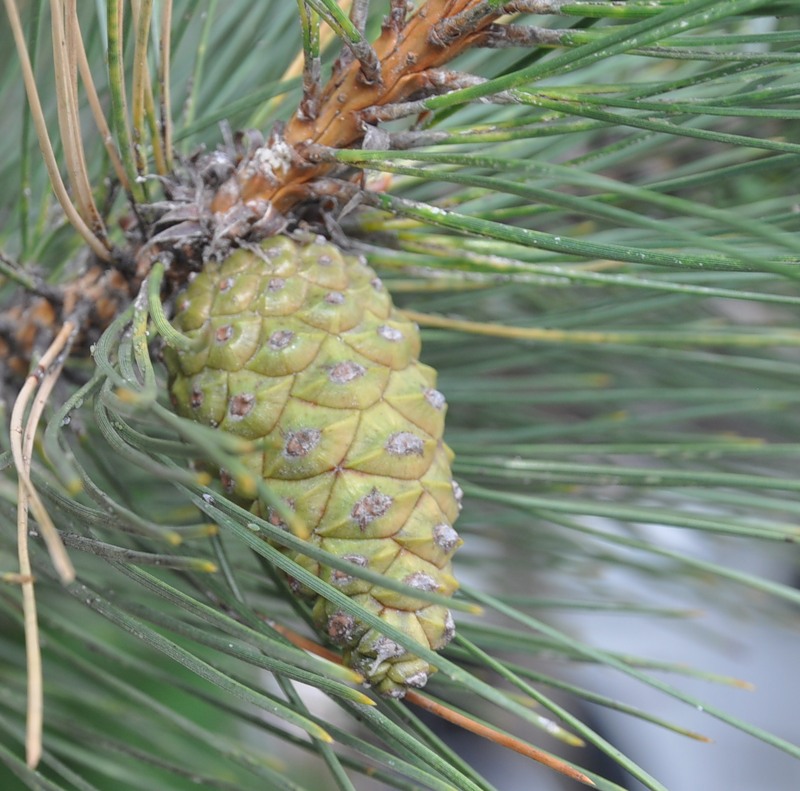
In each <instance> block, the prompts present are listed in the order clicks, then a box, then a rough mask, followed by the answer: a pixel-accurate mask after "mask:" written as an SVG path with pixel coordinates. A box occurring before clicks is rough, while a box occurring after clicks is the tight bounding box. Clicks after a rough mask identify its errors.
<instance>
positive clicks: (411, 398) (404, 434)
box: [164, 236, 461, 697]
mask: <svg viewBox="0 0 800 791" xmlns="http://www.w3.org/2000/svg"><path fill="white" fill-rule="evenodd" d="M174 323H175V326H176V327H177V328H178V329H179V330H180V331H181V332H183V333H184V334H185V335H188V336H189V337H191V338H197V337H202V338H203V339H205V341H206V342H205V343H203V344H202V348H200V349H199V350H198V351H192V352H182V351H178V350H176V349H172V348H167V349H165V353H164V358H165V362H166V365H167V368H168V371H169V378H170V385H169V386H170V394H171V397H172V401H173V403H174V405H175V408H176V410H177V411H178V412H179V413H180V414H181V415H183V416H185V417H187V418H191V419H193V420H196V421H198V422H200V423H203V424H205V425H209V426H213V427H218V428H220V429H221V430H224V431H228V432H230V433H232V434H236V435H238V436H241V437H244V438H246V439H249V440H253V441H256V444H257V446H258V450H257V451H255V452H253V453H251V454H250V455H248V456H245V457H244V458H243V459H242V461H243V462H244V463H245V464H246V466H247V467H248V469H249V470H250V472H252V473H253V474H254V475H257V476H259V477H260V478H262V479H263V480H264V481H265V483H266V484H267V486H268V487H269V488H270V490H271V491H272V492H273V493H274V494H275V495H276V496H278V497H280V498H282V499H283V501H284V502H285V503H286V505H287V506H288V507H289V508H290V509H291V510H292V511H293V512H294V513H295V514H296V515H297V516H298V517H299V518H300V519H301V520H302V522H303V523H304V524H305V525H306V526H307V528H308V529H309V531H310V537H309V539H308V540H309V542H310V543H311V544H313V545H314V546H317V547H321V548H322V549H324V550H326V551H328V552H331V553H332V554H334V555H336V556H338V557H341V558H344V559H346V560H348V561H350V562H351V563H354V564H356V565H358V566H361V567H364V568H368V569H370V570H371V571H374V572H378V573H380V574H383V575H385V576H387V577H389V578H391V579H393V580H396V581H399V582H402V583H403V584H404V585H406V586H408V588H409V589H410V590H409V591H408V592H406V593H400V592H397V591H392V590H389V589H387V588H384V587H381V586H380V585H376V584H373V583H371V582H368V581H366V580H363V579H359V578H358V577H355V576H350V575H348V574H346V573H344V572H342V571H339V570H336V569H333V568H330V567H328V566H324V565H321V564H319V563H318V562H317V561H314V560H312V559H311V558H309V557H307V556H305V555H302V554H301V553H297V552H292V551H290V550H286V549H284V550H283V551H285V552H286V553H287V554H288V555H290V556H291V557H292V559H293V560H295V561H296V562H298V563H299V564H301V565H302V566H303V567H305V568H306V569H308V570H309V571H311V572H312V573H313V574H315V575H316V576H318V577H320V578H321V579H323V580H325V581H326V582H328V583H330V584H331V585H333V586H334V587H336V588H337V589H339V590H340V591H342V592H343V593H344V594H346V595H348V596H350V597H351V598H352V599H353V600H354V601H357V602H358V603H359V604H361V605H362V606H364V607H365V608H366V609H367V610H368V611H370V612H373V613H375V614H376V615H378V616H379V617H380V618H381V620H383V621H384V622H386V623H388V624H391V625H392V626H394V627H396V628H398V629H400V630H401V631H402V632H403V633H404V634H405V635H407V636H408V637H410V638H411V639H413V640H414V641H416V642H417V643H419V644H420V645H422V646H424V647H426V648H431V649H433V650H439V649H441V648H443V647H444V646H445V645H446V644H447V643H448V642H449V641H450V640H451V639H452V637H453V634H454V631H455V627H454V625H453V619H452V616H451V614H450V611H449V610H448V609H447V608H446V607H444V606H442V605H438V604H430V603H428V602H425V601H423V600H421V599H418V598H416V597H414V595H413V590H414V589H417V590H424V591H433V592H436V593H439V594H441V595H445V596H449V595H451V594H452V593H453V592H454V591H455V590H456V588H457V587H458V583H457V582H456V580H455V579H454V577H453V576H452V569H451V558H452V555H453V553H454V552H455V550H456V549H457V548H458V546H459V545H460V544H461V540H460V538H459V537H458V534H457V533H456V531H455V530H454V528H453V522H454V521H455V519H456V517H457V516H458V512H459V510H460V499H461V493H460V489H459V487H458V485H457V484H455V483H454V481H453V479H452V475H451V472H450V462H451V460H452V452H451V450H450V449H449V448H448V447H447V445H445V444H444V442H443V440H442V433H443V429H444V417H445V411H446V403H445V399H444V396H443V395H442V394H441V393H440V392H439V391H438V390H437V389H436V372H435V371H434V370H433V369H432V368H430V367H429V366H426V365H423V364H422V363H420V362H419V360H418V357H419V351H420V338H419V330H418V329H417V327H416V325H414V324H412V323H411V322H410V321H408V320H407V319H405V318H403V316H402V315H401V314H400V313H399V312H398V311H397V310H396V309H395V308H394V306H393V305H392V301H391V298H390V296H389V294H388V293H387V291H386V289H385V287H384V286H383V284H382V283H381V281H380V279H379V278H378V277H377V276H376V275H375V272H374V271H373V270H372V269H370V268H369V267H368V266H367V265H366V264H365V263H364V262H363V261H362V260H360V259H358V258H355V257H352V256H345V255H343V254H342V252H341V251H340V250H339V249H338V248H337V247H336V246H334V245H332V244H330V243H329V242H327V241H326V240H324V239H322V238H321V237H318V238H317V239H315V240H314V241H311V242H305V243H298V242H295V241H293V240H292V239H289V238H288V237H285V236H279V237H274V238H272V239H269V240H267V241H266V242H264V243H263V244H262V245H261V246H260V247H259V248H257V249H253V250H244V249H240V250H237V251H236V252H234V253H233V254H232V255H231V256H229V257H228V258H227V259H226V260H224V261H223V262H221V263H217V262H211V263H209V264H207V265H206V267H205V269H204V270H203V271H202V272H201V273H200V274H198V275H197V276H196V277H195V278H194V279H193V280H192V282H191V283H189V285H188V286H187V287H186V289H185V290H184V291H183V292H182V293H181V294H179V295H178V297H177V300H176V315H175V319H174ZM220 479H221V482H222V485H223V487H224V488H225V490H226V493H227V494H229V495H230V496H232V497H233V498H235V499H238V500H239V501H240V502H243V503H244V504H245V505H247V506H248V507H250V509H251V510H252V511H253V512H254V513H255V514H258V515H260V516H262V517H264V518H265V519H267V520H269V521H270V522H271V523H273V524H276V525H280V526H284V525H283V524H282V522H281V520H280V517H279V516H278V514H277V513H276V512H274V511H273V510H272V509H271V508H269V507H268V506H266V505H265V504H264V503H262V502H260V501H259V500H255V501H253V500H252V493H251V492H249V491H245V490H244V489H243V487H239V486H238V484H237V482H236V480H235V479H233V478H231V476H230V475H228V474H227V472H226V471H224V470H221V471H220ZM290 583H291V584H292V588H293V589H294V590H295V591H296V592H297V594H298V595H301V596H305V597H307V598H310V599H312V600H313V609H312V612H313V617H314V621H315V623H316V625H317V627H318V628H319V630H320V632H321V633H322V634H324V635H325V636H326V637H327V638H328V639H329V640H330V641H331V642H332V643H334V644H335V645H337V646H338V647H340V648H341V649H342V650H343V658H344V661H345V663H346V664H348V665H350V666H352V667H353V668H355V669H356V670H358V671H359V672H360V673H362V675H364V677H365V679H366V681H367V683H369V684H371V685H372V686H374V687H375V688H376V689H377V690H378V691H379V692H380V693H381V694H384V695H389V696H394V697H401V696H402V695H403V694H405V691H406V689H407V688H408V687H409V686H413V687H421V686H423V685H424V684H425V683H426V682H427V680H428V677H429V676H430V674H431V673H432V672H433V671H434V668H433V667H432V666H431V665H430V664H429V663H428V662H427V661H425V660H423V659H421V658H420V657H417V656H414V654H413V653H412V652H409V651H406V650H405V649H404V648H402V647H401V646H399V645H398V644H397V643H395V642H394V641H392V640H389V639H388V638H387V637H385V636H384V635H382V634H381V633H380V632H379V631H377V630H375V629H373V628H371V627H369V626H368V625H367V624H365V623H363V622H362V621H361V620H360V619H358V618H356V617H354V616H353V615H351V614H349V613H346V612H344V611H342V610H340V609H339V608H337V607H336V606H335V605H333V604H332V603H331V602H329V601H328V600H326V599H324V598H323V597H321V596H319V595H317V594H315V593H314V592H312V591H311V590H309V589H307V588H304V587H303V586H300V585H299V584H297V583H296V581H294V580H290Z"/></svg>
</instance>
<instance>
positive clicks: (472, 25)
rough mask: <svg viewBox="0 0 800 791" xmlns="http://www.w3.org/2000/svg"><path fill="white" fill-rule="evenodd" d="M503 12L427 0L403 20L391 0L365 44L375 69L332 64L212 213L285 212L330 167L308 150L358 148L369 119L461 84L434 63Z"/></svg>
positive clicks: (401, 9) (470, 1)
mask: <svg viewBox="0 0 800 791" xmlns="http://www.w3.org/2000/svg"><path fill="white" fill-rule="evenodd" d="M504 13H505V8H504V7H499V8H490V7H488V4H487V3H485V2H484V0H428V2H426V3H423V4H422V5H421V6H420V7H419V8H418V9H417V10H416V11H415V12H414V13H413V14H412V15H411V16H410V17H409V18H408V19H406V17H405V4H404V3H392V7H391V13H390V15H389V17H388V18H387V20H386V23H385V24H384V26H383V28H382V30H381V34H380V36H379V37H378V39H377V40H376V41H375V42H374V43H373V45H372V47H371V48H370V50H371V52H372V53H374V56H375V59H376V61H377V64H378V67H377V68H376V69H373V70H369V71H368V72H365V62H366V61H365V58H364V57H360V56H359V53H356V52H355V51H354V54H355V55H356V57H355V58H343V59H340V60H339V61H337V64H336V65H335V66H334V70H333V74H332V75H331V78H330V80H329V81H328V83H327V84H326V86H325V88H324V89H323V91H322V93H321V96H320V97H319V99H318V102H315V104H316V112H315V113H314V114H312V115H311V116H309V115H308V114H307V113H305V112H297V113H295V114H294V115H293V116H292V118H291V119H290V121H289V122H288V124H287V125H286V127H285V129H283V130H282V131H281V132H280V133H279V134H275V135H273V137H272V138H271V140H270V141H269V142H268V144H267V145H266V146H264V147H262V148H260V149H258V150H257V151H256V152H255V154H254V155H253V156H252V157H249V158H247V159H245V161H243V162H242V164H241V165H240V166H239V168H238V169H237V172H236V173H235V174H234V176H233V177H232V178H231V179H230V180H229V181H227V182H226V183H224V184H223V185H222V186H221V187H220V189H219V191H218V192H217V194H216V195H215V197H214V199H213V200H212V202H211V209H212V211H213V212H215V213H219V214H224V213H226V212H228V211H230V210H231V209H232V208H234V207H235V206H236V205H237V204H244V205H248V204H251V205H253V204H255V202H257V201H269V202H270V203H271V204H272V206H273V207H274V208H275V209H277V210H278V211H280V212H286V211H287V210H288V209H290V208H291V207H292V206H293V205H294V204H295V203H297V202H298V201H299V200H302V199H303V198H304V197H305V195H306V194H307V192H306V190H305V189H304V186H303V185H305V184H307V183H308V182H309V181H312V180H316V179H319V178H321V177H323V176H325V175H326V174H327V173H328V172H329V171H330V170H331V169H332V168H333V167H334V166H333V165H332V164H330V163H321V162H310V161H309V160H308V159H306V158H305V156H304V152H305V151H306V150H307V149H308V148H309V147H313V146H327V147H330V148H352V147H355V146H358V145H359V144H360V143H361V141H363V139H364V137H365V135H366V134H367V130H368V127H369V124H370V119H372V122H373V123H374V122H375V120H374V119H377V118H383V117H387V116H391V117H396V116H397V115H398V113H399V114H401V115H402V114H408V113H414V112H415V111H417V110H418V108H419V106H420V105H417V104H416V103H411V104H406V103H407V102H409V101H410V100H411V99H412V98H416V95H419V94H422V95H423V96H424V95H428V96H430V95H434V94H436V93H442V92H446V91H448V90H452V89H455V88H457V87H461V85H460V83H459V80H458V79H455V78H454V82H453V84H452V85H451V84H450V83H448V82H447V81H442V80H441V75H442V74H451V73H449V72H441V71H439V70H440V68H441V67H442V66H443V65H444V64H446V63H448V62H449V61H451V60H453V59H454V58H455V57H456V56H458V55H459V54H460V53H461V52H463V51H464V50H465V49H467V48H468V47H471V46H474V45H475V44H476V43H477V42H478V41H479V40H480V37H481V36H482V31H483V30H484V28H486V27H488V26H489V25H491V24H492V23H493V22H494V21H496V20H497V19H498V18H500V17H501V16H503V14H504ZM356 17H357V18H358V14H357V15H356ZM465 20H466V22H467V23H468V24H465ZM442 26H444V27H442ZM434 30H446V32H447V34H446V37H445V39H442V38H441V36H437V35H433V31H434ZM496 37H497V36H496V34H495V38H496ZM370 62H372V61H371V60H370ZM373 71H374V72H375V73H374V74H373V73H372V72H373ZM453 74H454V73H453ZM376 75H379V77H378V76H376ZM461 77H463V75H461ZM392 107H397V108H398V109H397V110H393V109H389V108H392Z"/></svg>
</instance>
